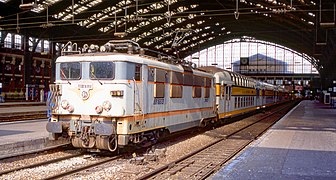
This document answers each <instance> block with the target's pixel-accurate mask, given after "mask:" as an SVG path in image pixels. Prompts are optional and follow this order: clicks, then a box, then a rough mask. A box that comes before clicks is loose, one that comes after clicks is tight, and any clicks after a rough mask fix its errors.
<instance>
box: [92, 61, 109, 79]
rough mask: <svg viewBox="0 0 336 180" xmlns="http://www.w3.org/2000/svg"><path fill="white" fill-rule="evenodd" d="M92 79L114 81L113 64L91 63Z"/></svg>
mask: <svg viewBox="0 0 336 180" xmlns="http://www.w3.org/2000/svg"><path fill="white" fill-rule="evenodd" d="M90 79H114V64H113V62H91V63H90Z"/></svg>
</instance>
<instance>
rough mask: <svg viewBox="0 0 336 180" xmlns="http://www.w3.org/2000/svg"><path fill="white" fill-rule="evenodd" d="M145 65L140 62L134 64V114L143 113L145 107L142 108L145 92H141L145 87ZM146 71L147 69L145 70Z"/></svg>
mask: <svg viewBox="0 0 336 180" xmlns="http://www.w3.org/2000/svg"><path fill="white" fill-rule="evenodd" d="M145 68H146V67H145V66H142V65H141V64H135V73H134V79H133V83H134V91H133V92H134V114H144V113H145V111H146V109H144V107H145V106H144V102H145V101H144V100H145V98H146V95H147V93H143V91H144V90H145V89H147V83H146V82H147V76H146V73H143V72H144V70H145ZM145 72H147V71H145Z"/></svg>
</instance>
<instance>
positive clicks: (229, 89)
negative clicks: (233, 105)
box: [224, 85, 232, 113]
mask: <svg viewBox="0 0 336 180" xmlns="http://www.w3.org/2000/svg"><path fill="white" fill-rule="evenodd" d="M231 94H232V87H231V86H229V85H225V99H224V112H225V113H226V112H229V111H230V101H231Z"/></svg>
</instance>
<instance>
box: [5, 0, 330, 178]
mask: <svg viewBox="0 0 336 180" xmlns="http://www.w3.org/2000/svg"><path fill="white" fill-rule="evenodd" d="M110 40H132V41H134V42H136V43H137V44H139V45H140V46H141V48H148V49H151V50H153V51H157V52H160V53H162V54H164V55H167V57H168V56H169V57H170V56H174V57H176V58H179V59H182V60H183V61H184V62H191V63H192V64H195V65H196V66H197V67H207V66H214V67H217V68H220V69H223V70H225V71H229V72H234V73H238V74H241V75H244V76H247V77H250V78H252V79H255V80H258V81H261V82H265V83H268V84H272V85H274V86H278V87H281V88H283V89H285V90H286V91H288V92H289V93H290V94H291V98H292V99H300V100H301V101H300V103H299V104H298V105H297V106H296V107H295V108H293V109H292V110H291V111H290V112H288V114H287V115H286V116H285V117H283V118H282V119H281V120H280V121H278V122H277V123H275V124H274V125H273V126H272V127H271V128H270V129H269V130H268V131H267V132H266V133H264V134H263V135H262V136H261V137H260V138H258V139H257V140H256V141H255V142H253V143H251V144H250V145H249V146H248V147H246V148H245V149H244V150H243V151H242V152H241V153H239V154H238V155H236V156H235V158H234V159H233V160H231V161H230V162H228V163H227V164H226V165H225V166H223V167H222V168H220V170H218V171H217V172H216V173H214V174H213V175H212V176H211V177H209V179H271V178H275V179H335V178H336V165H335V163H334V162H335V161H336V144H335V142H336V135H335V132H336V71H335V69H336V2H335V1H334V0H260V1H257V0H208V1H201V0H191V1H188V0H0V79H1V81H0V137H1V138H0V152H1V153H0V154H1V155H0V159H2V158H5V157H6V156H7V155H8V156H15V155H16V154H19V151H24V149H26V150H27V149H28V150H29V152H34V147H33V146H34V143H41V142H43V143H44V144H48V146H50V147H51V146H55V145H56V144H55V143H54V142H51V141H49V140H48V138H49V134H48V132H47V131H46V129H45V127H46V123H47V122H48V120H47V115H46V114H47V110H48V107H47V106H46V102H47V100H48V92H50V91H51V89H50V87H51V86H50V85H52V84H54V83H55V79H56V78H55V74H56V70H55V69H56V65H55V62H56V59H57V58H58V57H61V56H64V55H67V53H68V54H72V53H82V51H83V49H92V50H93V49H94V50H97V49H99V48H100V47H101V46H103V45H104V44H105V43H107V42H108V41H110ZM158 58H159V59H160V58H162V59H164V58H163V56H162V57H161V56H160V57H158ZM134 81H135V80H134ZM21 117H23V118H24V119H23V120H22V119H21V120H20V118H21ZM29 117H38V118H35V119H31V118H29ZM10 119H12V120H10ZM18 120H19V121H18ZM9 121H11V122H9ZM21 123H22V124H21ZM41 129H42V130H41ZM28 141H29V143H27V142H28ZM60 143H61V144H62V143H66V142H65V141H62V142H60ZM25 145H27V148H20V147H22V146H25ZM28 146H29V147H28ZM38 146H39V148H41V147H42V148H48V147H44V146H45V145H38Z"/></svg>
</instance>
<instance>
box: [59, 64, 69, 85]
mask: <svg viewBox="0 0 336 180" xmlns="http://www.w3.org/2000/svg"><path fill="white" fill-rule="evenodd" d="M61 73H62V76H64V79H65V80H66V81H67V82H68V84H70V85H71V83H70V81H69V79H68V78H67V77H66V75H65V73H64V71H63V69H62V68H61Z"/></svg>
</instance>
